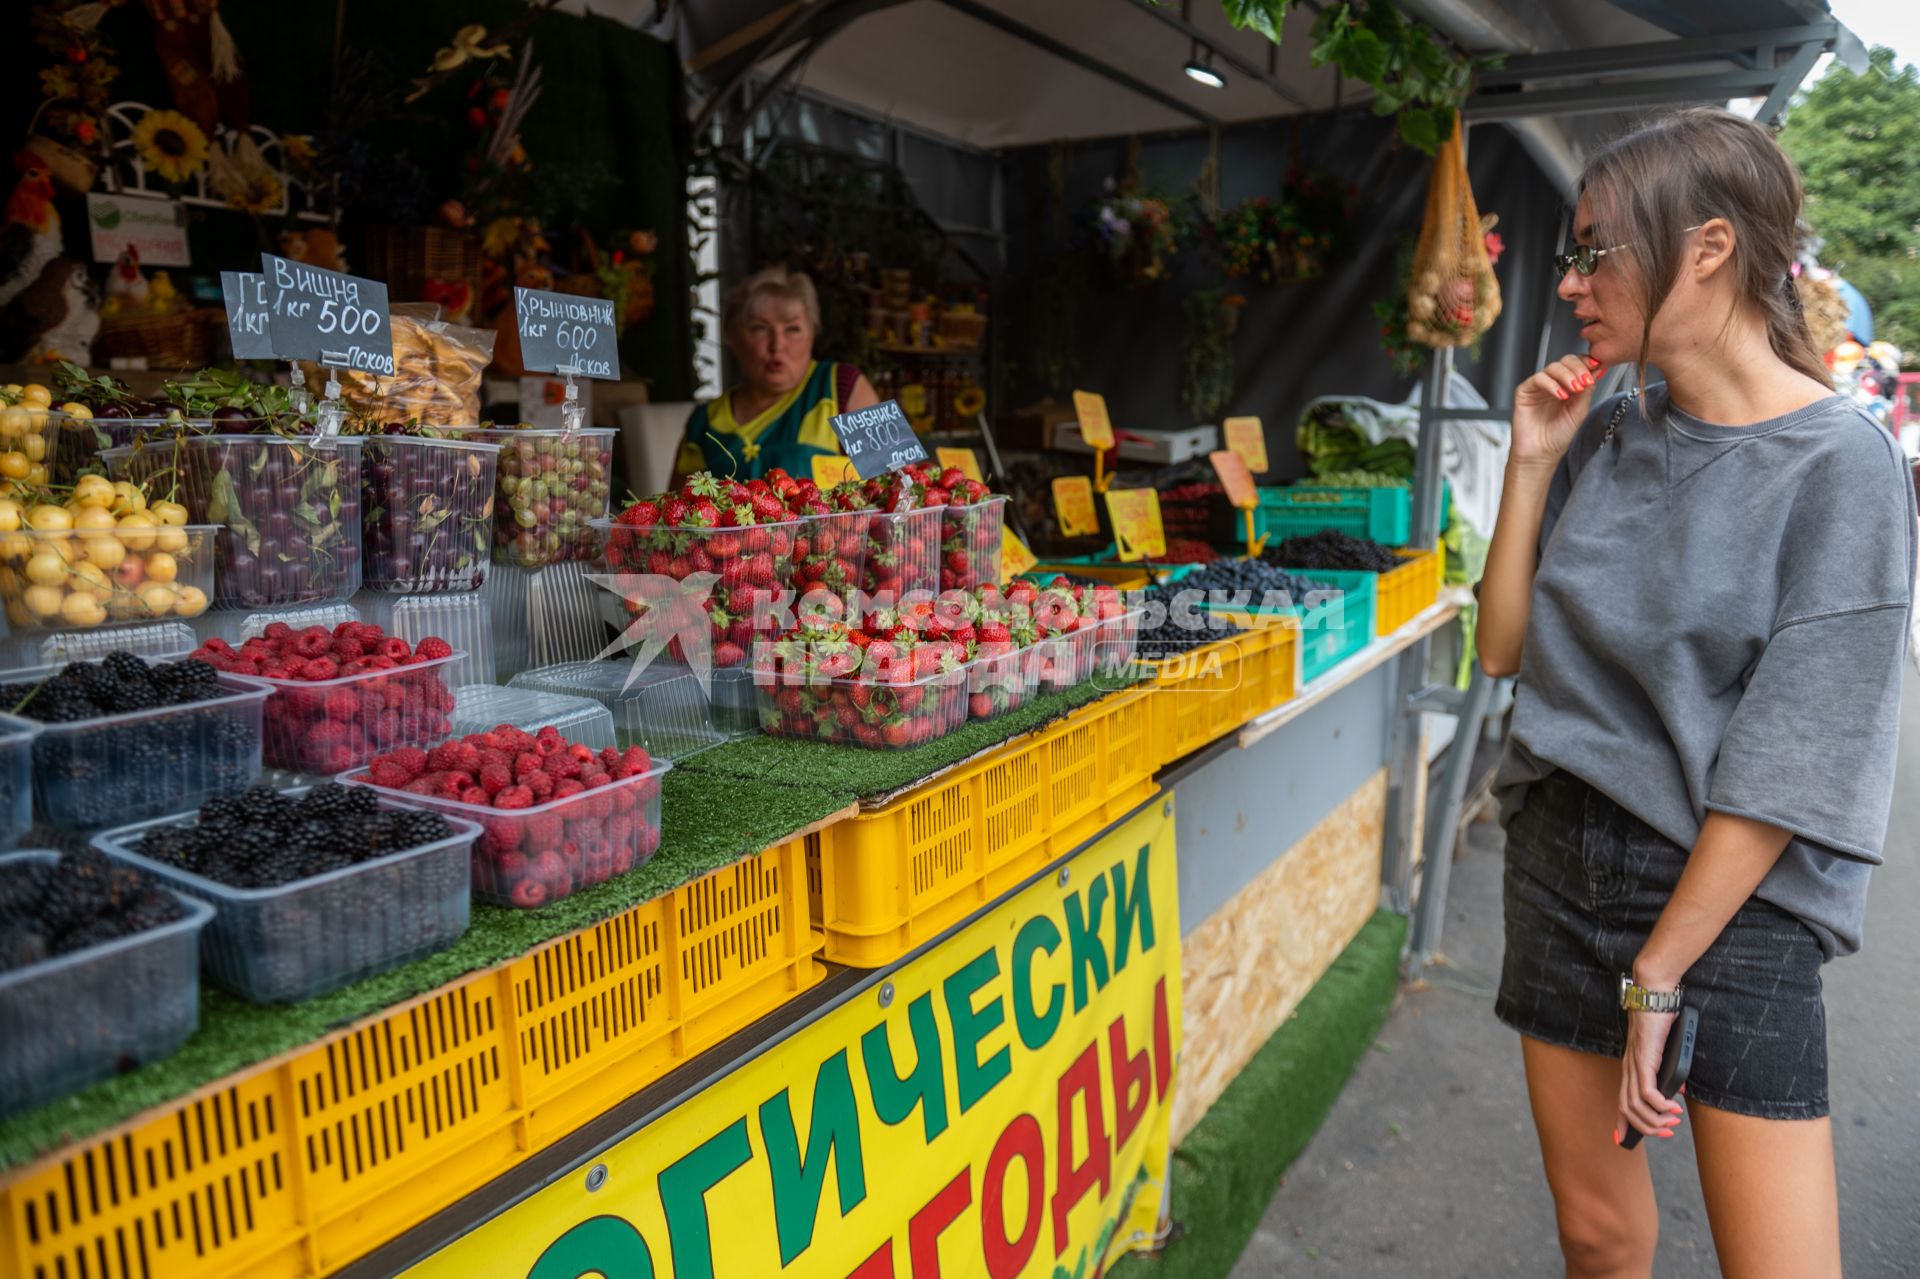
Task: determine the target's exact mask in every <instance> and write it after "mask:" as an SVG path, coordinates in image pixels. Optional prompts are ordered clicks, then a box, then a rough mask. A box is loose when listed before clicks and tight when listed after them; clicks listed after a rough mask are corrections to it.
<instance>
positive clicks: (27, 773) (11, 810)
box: [0, 720, 40, 848]
mask: <svg viewBox="0 0 1920 1279" xmlns="http://www.w3.org/2000/svg"><path fill="white" fill-rule="evenodd" d="M39 735H40V725H38V724H35V723H32V722H31V721H26V720H15V721H12V722H10V723H7V724H0V821H4V822H5V823H6V825H5V826H4V827H0V848H12V847H13V846H14V845H15V844H17V843H19V842H20V837H21V836H22V835H24V834H26V833H27V828H28V827H30V826H32V825H33V739H34V738H35V737H37V736H39Z"/></svg>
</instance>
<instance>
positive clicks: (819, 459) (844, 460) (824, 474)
mask: <svg viewBox="0 0 1920 1279" xmlns="http://www.w3.org/2000/svg"><path fill="white" fill-rule="evenodd" d="M859 478H860V473H859V472H858V471H856V470H854V469H853V459H852V458H850V457H842V456H841V455H839V454H838V453H816V454H814V455H813V482H814V483H815V484H818V485H819V486H820V487H821V488H823V489H827V488H832V487H833V486H834V485H836V484H838V483H840V482H841V481H843V480H857V479H859Z"/></svg>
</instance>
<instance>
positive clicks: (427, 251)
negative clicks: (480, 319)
mask: <svg viewBox="0 0 1920 1279" xmlns="http://www.w3.org/2000/svg"><path fill="white" fill-rule="evenodd" d="M363 256H364V258H365V260H366V266H367V271H366V273H367V276H368V277H369V278H371V279H375V280H385V281H386V282H387V289H388V292H389V296H391V297H392V299H393V300H394V301H396V302H419V301H435V300H438V299H436V298H434V297H433V296H432V294H433V293H441V292H444V291H445V290H446V287H447V286H458V285H462V284H464V285H466V286H467V290H466V297H467V299H468V300H467V303H466V306H465V308H464V309H462V310H461V311H459V312H458V313H455V310H454V308H453V307H451V306H449V307H448V308H447V312H448V313H447V315H446V317H445V318H447V319H449V320H452V321H454V322H455V323H466V322H469V321H470V320H471V319H472V317H473V316H474V315H475V314H476V313H477V308H478V306H479V302H480V241H479V239H478V238H476V237H475V236H474V235H473V234H472V233H471V232H467V231H449V230H447V229H445V228H444V227H431V226H426V227H390V226H377V227H368V228H367V235H366V244H365V248H364V253H363ZM429 283H432V284H435V285H439V286H441V287H440V288H439V289H435V290H429V289H428V287H427V286H428V284H429Z"/></svg>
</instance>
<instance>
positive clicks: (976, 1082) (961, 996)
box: [942, 947, 1013, 1115]
mask: <svg viewBox="0 0 1920 1279" xmlns="http://www.w3.org/2000/svg"><path fill="white" fill-rule="evenodd" d="M999 975H1000V952H999V951H997V950H995V949H994V948H992V947H988V948H987V949H986V950H983V951H981V952H980V953H979V954H978V955H975V956H974V957H973V958H972V959H970V960H968V961H967V963H966V964H965V965H964V966H963V967H961V968H960V969H959V970H958V971H956V972H954V973H953V974H952V975H951V976H949V977H948V978H947V980H946V981H945V982H944V983H943V984H942V990H943V992H944V993H945V995H946V999H947V1017H948V1019H949V1020H951V1021H952V1022H953V1076H954V1080H955V1082H956V1083H958V1084H959V1087H960V1113H961V1114H963V1115H964V1114H966V1113H967V1112H968V1111H969V1110H972V1109H973V1106H974V1103H975V1102H977V1101H979V1100H980V1099H981V1098H982V1097H985V1096H986V1095H987V1094H988V1093H990V1092H992V1091H993V1089H994V1085H996V1084H998V1083H999V1082H1000V1081H1001V1080H1002V1079H1005V1078H1006V1077H1007V1076H1008V1075H1010V1074H1012V1073H1013V1054H1012V1052H1010V1051H1009V1050H1008V1049H1007V1047H1006V1046H1005V1045H1004V1044H1003V1045H1001V1047H1000V1049H999V1051H997V1052H995V1053H994V1054H993V1055H992V1056H990V1057H988V1058H987V1059H986V1060H985V1061H981V1060H980V1041H981V1040H982V1039H983V1038H985V1037H986V1036H987V1035H988V1034H989V1033H990V1032H992V1031H995V1030H998V1029H999V1028H1000V1027H1001V1026H1003V1025H1005V1024H1006V1020H1007V1010H1006V1008H1005V1007H1004V1006H1003V1005H1002V1004H1001V1002H1000V996H998V995H995V996H994V997H993V998H992V999H990V1000H988V1001H987V1006H986V1007H985V1008H980V1009H975V1008H974V1006H973V997H974V995H975V994H976V993H977V992H978V991H979V990H980V988H981V987H982V986H984V985H986V984H987V983H988V982H990V981H992V980H993V979H994V978H996V977H998V976H999Z"/></svg>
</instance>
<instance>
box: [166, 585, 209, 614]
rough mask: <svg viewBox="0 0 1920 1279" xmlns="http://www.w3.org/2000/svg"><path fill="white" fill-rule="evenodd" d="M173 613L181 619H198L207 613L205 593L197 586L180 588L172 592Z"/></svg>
mask: <svg viewBox="0 0 1920 1279" xmlns="http://www.w3.org/2000/svg"><path fill="white" fill-rule="evenodd" d="M173 611H174V612H175V613H176V614H178V615H179V616H181V617H198V616H200V614H202V613H204V612H206V611H207V593H206V592H205V591H203V590H201V589H200V588H199V587H197V586H182V587H180V588H179V589H178V590H176V591H175V592H174V601H173Z"/></svg>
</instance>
